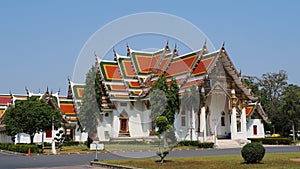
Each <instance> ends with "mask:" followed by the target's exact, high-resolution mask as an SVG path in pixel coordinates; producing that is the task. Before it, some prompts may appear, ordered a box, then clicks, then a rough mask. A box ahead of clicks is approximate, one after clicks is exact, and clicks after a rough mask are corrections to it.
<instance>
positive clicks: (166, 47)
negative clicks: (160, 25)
mask: <svg viewBox="0 0 300 169" xmlns="http://www.w3.org/2000/svg"><path fill="white" fill-rule="evenodd" d="M165 50H166V51H170V48H169V40H167V43H166V46H165Z"/></svg>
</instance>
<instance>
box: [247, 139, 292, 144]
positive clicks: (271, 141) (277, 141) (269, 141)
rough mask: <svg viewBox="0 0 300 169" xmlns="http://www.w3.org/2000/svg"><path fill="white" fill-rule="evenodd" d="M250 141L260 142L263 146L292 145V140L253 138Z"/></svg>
mask: <svg viewBox="0 0 300 169" xmlns="http://www.w3.org/2000/svg"><path fill="white" fill-rule="evenodd" d="M249 140H250V141H251V142H252V143H253V142H259V143H262V144H269V145H290V144H292V139H291V138H251V139H249Z"/></svg>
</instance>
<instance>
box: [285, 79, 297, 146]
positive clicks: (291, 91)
mask: <svg viewBox="0 0 300 169" xmlns="http://www.w3.org/2000/svg"><path fill="white" fill-rule="evenodd" d="M280 106H281V112H282V114H283V115H282V116H285V117H286V118H285V120H282V121H281V125H282V126H283V127H285V126H288V128H286V129H285V130H290V129H291V128H290V127H289V126H292V129H293V130H294V131H295V130H296V131H297V130H298V128H299V126H298V125H299V122H300V87H299V86H297V85H293V84H289V85H288V86H286V87H285V88H284V91H283V96H282V101H281V103H280ZM286 119H288V120H286ZM283 122H284V123H286V124H285V125H283V124H282V123H283ZM293 138H294V141H295V140H296V138H297V136H296V133H295V132H294V136H293Z"/></svg>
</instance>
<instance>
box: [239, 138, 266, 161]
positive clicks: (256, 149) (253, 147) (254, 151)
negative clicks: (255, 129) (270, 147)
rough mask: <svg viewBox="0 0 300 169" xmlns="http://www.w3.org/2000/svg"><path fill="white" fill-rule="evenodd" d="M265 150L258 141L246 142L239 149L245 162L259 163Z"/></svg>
mask: <svg viewBox="0 0 300 169" xmlns="http://www.w3.org/2000/svg"><path fill="white" fill-rule="evenodd" d="M265 152H266V149H265V148H264V146H263V145H262V144H261V143H258V142H254V143H249V144H246V145H245V146H244V147H243V148H242V150H241V154H242V157H243V159H244V160H245V162H246V163H259V162H260V161H261V160H262V159H263V158H264V156H265Z"/></svg>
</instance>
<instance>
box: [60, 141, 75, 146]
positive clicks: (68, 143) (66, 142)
mask: <svg viewBox="0 0 300 169" xmlns="http://www.w3.org/2000/svg"><path fill="white" fill-rule="evenodd" d="M62 145H63V146H78V145H79V142H78V141H65V142H63V143H62Z"/></svg>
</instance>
